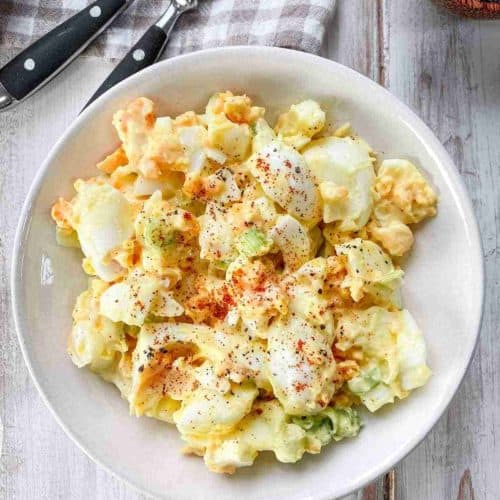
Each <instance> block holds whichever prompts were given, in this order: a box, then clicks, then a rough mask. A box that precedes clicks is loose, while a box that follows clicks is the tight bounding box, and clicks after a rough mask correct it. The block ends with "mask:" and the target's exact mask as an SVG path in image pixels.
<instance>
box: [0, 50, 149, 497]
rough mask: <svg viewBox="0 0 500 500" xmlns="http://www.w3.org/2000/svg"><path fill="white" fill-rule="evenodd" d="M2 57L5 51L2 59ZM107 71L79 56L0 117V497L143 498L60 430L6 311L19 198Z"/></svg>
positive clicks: (107, 66)
mask: <svg viewBox="0 0 500 500" xmlns="http://www.w3.org/2000/svg"><path fill="white" fill-rule="evenodd" d="M7 57H8V54H2V57H1V58H0V59H1V60H0V64H2V63H3V62H5V61H6V60H7ZM110 69H111V64H110V63H105V62H104V61H101V60H97V59H89V58H82V59H80V60H79V61H78V62H76V63H75V64H74V65H73V66H72V67H71V68H70V69H68V70H67V71H66V72H65V73H64V74H62V75H61V76H60V77H59V78H58V79H57V81H56V82H53V83H52V84H50V85H49V86H47V87H46V88H45V89H44V90H43V91H42V92H40V94H38V95H36V96H35V97H33V98H32V99H31V100H29V101H27V102H26V103H24V104H23V105H22V106H19V107H18V108H16V109H15V110H13V111H11V112H8V113H4V114H1V115H0V165H1V168H0V196H1V199H2V208H1V210H0V227H1V228H2V230H1V232H0V318H2V321H0V339H1V342H0V418H1V420H2V421H3V425H4V435H3V450H2V455H1V459H0V498H2V499H20V500H21V499H22V500H24V499H37V500H38V499H42V500H53V499H69V498H71V499H88V498H92V499H96V500H99V499H102V500H104V499H106V500H108V499H120V500H133V499H139V498H142V497H141V496H139V495H137V494H136V493H135V492H134V491H133V490H132V489H130V488H128V487H127V486H126V485H124V484H123V483H122V482H121V481H119V480H117V479H115V478H114V477H112V476H111V475H109V474H108V473H107V472H105V471H104V470H102V469H101V468H100V467H97V466H96V465H95V464H94V463H93V462H92V461H91V460H90V459H88V458H87V457H86V455H85V454H84V453H82V451H81V450H80V449H79V448H78V447H77V446H75V444H74V443H73V442H72V441H71V440H70V439H69V438H68V437H67V436H66V435H65V434H64V432H63V431H62V429H61V428H60V427H59V425H58V424H57V422H56V421H55V420H54V418H53V416H52V414H51V413H50V412H49V410H48V409H47V408H46V406H45V404H44V403H43V401H42V400H41V398H40V396H39V395H38V393H37V390H36V389H35V387H34V385H33V383H32V382H31V379H30V378H29V375H28V372H27V369H26V367H25V365H24V361H23V360H22V356H21V352H20V350H19V348H18V344H17V338H16V335H15V331H14V325H13V324H12V320H11V314H10V297H9V270H8V267H9V265H10V258H11V250H12V245H13V238H14V231H15V227H16V225H17V220H18V216H19V212H20V210H21V206H22V203H23V200H24V197H25V195H26V193H27V191H28V188H29V186H30V184H31V181H32V179H33V177H34V175H35V172H36V171H37V169H38V167H39V166H40V164H41V162H42V161H43V159H44V158H45V156H46V154H47V153H48V150H49V149H50V148H51V147H52V145H53V144H54V143H55V141H56V140H57V139H58V138H59V137H60V135H61V134H62V133H63V131H64V130H65V128H66V127H67V126H68V125H69V124H70V123H71V122H72V121H73V119H74V117H75V116H76V115H77V114H78V111H79V110H80V109H81V106H82V105H83V104H84V103H85V102H86V99H88V97H89V96H90V95H91V92H92V89H95V88H96V87H97V84H98V83H99V82H100V81H102V79H103V78H104V76H105V75H106V74H107V73H108V72H109V70H110ZM7 320H8V321H7Z"/></svg>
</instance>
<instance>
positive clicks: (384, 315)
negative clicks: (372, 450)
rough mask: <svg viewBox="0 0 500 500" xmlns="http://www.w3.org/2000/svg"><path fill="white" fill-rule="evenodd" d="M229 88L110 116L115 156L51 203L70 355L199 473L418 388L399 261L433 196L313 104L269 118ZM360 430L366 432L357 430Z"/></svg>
mask: <svg viewBox="0 0 500 500" xmlns="http://www.w3.org/2000/svg"><path fill="white" fill-rule="evenodd" d="M264 113H265V110H264V108H262V107H259V106H255V105H254V104H253V103H252V101H251V99H250V98H249V97H247V96H246V95H233V94H232V93H231V92H221V93H217V94H215V95H213V96H212V97H211V98H210V100H209V101H208V104H207V106H206V109H205V110H204V112H203V113H202V114H197V113H195V112H193V111H188V112H186V113H184V114H181V115H180V116H177V117H176V118H171V117H168V116H158V115H157V114H156V112H155V106H154V104H153V102H152V101H151V100H149V99H146V98H139V99H136V100H135V101H133V102H131V103H130V104H129V105H128V106H127V107H126V108H125V109H123V110H120V111H118V112H117V113H116V114H115V115H114V118H113V125H114V127H115V129H116V132H117V134H118V137H119V139H120V144H121V145H120V146H119V147H118V148H117V149H116V151H114V152H112V153H111V154H110V155H109V156H107V157H106V158H104V159H103V160H102V161H101V162H100V163H98V165H97V168H98V170H99V173H98V174H97V175H95V176H94V177H91V178H89V179H86V180H84V179H79V180H77V181H76V182H75V185H74V187H75V191H76V194H75V195H74V197H73V199H71V200H70V201H68V200H65V199H63V198H61V199H59V200H58V201H57V202H56V203H55V204H54V206H53V208H52V217H53V219H54V221H55V223H56V232H57V239H58V241H59V243H60V244H62V245H64V246H68V247H77V248H79V249H81V252H82V254H83V260H82V268H83V271H84V272H85V273H86V274H87V275H88V277H89V278H88V289H87V290H85V291H83V292H82V293H81V294H80V296H79V297H78V298H77V300H76V304H75V307H74V310H73V328H72V331H71V334H70V336H69V341H68V351H69V354H70V356H71V359H72V360H73V362H74V363H75V364H76V365H77V366H78V367H88V368H89V369H90V370H92V371H93V372H95V373H96V374H98V375H100V376H101V377H102V378H103V379H104V380H106V381H108V382H111V383H113V384H114V385H115V386H116V387H117V388H118V390H119V391H120V393H121V395H122V397H123V398H124V399H125V400H127V402H128V404H129V407H130V413H131V414H132V415H135V416H143V415H145V416H148V417H153V418H156V419H159V420H163V421H165V422H169V423H171V424H174V425H175V426H176V427H177V429H178V431H179V433H180V435H181V437H182V440H183V441H184V442H185V448H184V451H185V452H186V453H190V454H195V455H198V456H201V457H203V459H204V461H205V463H206V465H207V467H208V468H209V469H210V470H212V471H215V472H223V473H232V472H234V471H235V470H236V468H238V467H243V466H249V465H252V464H253V462H254V460H255V459H256V457H257V455H258V454H259V452H261V451H266V450H267V451H272V452H274V454H275V456H276V458H277V459H278V460H279V461H281V462H287V463H288V462H297V461H298V460H300V459H301V458H302V457H303V455H304V454H305V453H319V452H320V451H321V449H322V447H323V446H326V445H327V444H329V443H330V442H332V441H339V440H341V439H344V438H351V437H354V436H356V435H357V434H358V433H359V432H360V428H361V425H362V424H361V419H360V416H359V414H358V411H359V409H360V408H362V407H365V408H367V409H368V410H369V411H370V412H376V411H377V410H378V409H379V408H381V407H383V406H385V405H387V404H389V403H393V402H395V400H396V399H402V398H406V397H407V396H408V395H409V394H410V392H411V391H412V390H414V389H416V388H418V387H421V386H422V385H424V384H425V383H426V382H427V380H428V378H429V376H430V373H431V372H430V369H429V368H428V366H427V364H426V347H425V342H424V338H423V336H422V333H421V331H420V330H419V328H418V326H417V324H416V323H415V320H414V319H413V317H412V316H411V314H410V312H409V311H407V310H406V309H404V308H403V305H402V301H401V292H400V291H401V285H402V282H403V276H404V272H403V270H402V269H401V267H400V263H401V259H400V258H401V257H402V256H403V255H405V254H407V253H408V252H409V250H410V249H411V247H412V245H413V240H414V236H413V230H412V225H413V224H417V223H419V222H421V221H423V220H424V219H426V218H428V217H432V216H434V215H435V214H436V205H437V197H436V194H435V192H434V190H433V189H432V187H431V186H430V185H429V183H428V182H427V180H426V179H425V177H424V175H423V174H422V172H421V171H420V170H419V169H418V168H417V167H416V166H415V165H413V164H412V163H411V162H410V161H408V160H405V159H385V160H383V161H381V160H379V159H377V156H376V155H375V153H374V151H373V150H372V149H371V147H370V146H369V145H368V144H367V143H366V142H365V141H364V140H363V139H362V138H361V137H359V136H357V135H356V134H355V133H354V132H353V130H351V127H350V126H349V124H344V125H341V126H340V127H334V126H333V125H332V124H331V123H329V122H328V121H327V118H326V114H325V111H324V110H323V109H322V108H321V106H320V105H319V104H318V103H317V102H315V101H313V100H305V101H303V102H299V103H297V104H294V105H292V106H291V107H290V109H288V110H287V111H285V112H284V113H283V114H282V115H281V116H279V118H278V119H277V121H276V124H275V125H274V127H272V126H271V125H270V124H269V123H268V121H266V119H265V118H264ZM366 432H369V430H367V431H366Z"/></svg>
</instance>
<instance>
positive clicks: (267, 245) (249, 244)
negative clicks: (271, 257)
mask: <svg viewBox="0 0 500 500" xmlns="http://www.w3.org/2000/svg"><path fill="white" fill-rule="evenodd" d="M272 246H273V240H272V239H271V238H269V237H268V236H267V235H266V234H265V233H264V232H263V231H261V230H260V229H257V228H255V227H253V228H251V229H249V230H248V231H245V232H244V233H242V234H240V236H239V237H238V240H237V241H236V249H237V250H238V252H239V253H240V254H241V255H244V256H245V257H260V256H262V255H265V254H266V253H269V251H270V250H271V248H272Z"/></svg>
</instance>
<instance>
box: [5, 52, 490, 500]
mask: <svg viewBox="0 0 500 500" xmlns="http://www.w3.org/2000/svg"><path fill="white" fill-rule="evenodd" d="M214 53H217V54H218V55H219V56H220V57H224V56H226V55H234V54H238V55H240V57H245V54H255V53H259V54H260V55H262V57H266V54H269V56H276V55H278V54H279V55H280V56H281V57H291V58H293V59H294V60H295V61H299V60H304V62H308V61H309V62H310V61H311V60H312V59H314V60H315V63H316V64H325V65H333V66H336V67H337V68H338V69H339V70H340V69H341V70H342V71H343V72H346V73H348V74H349V76H350V77H351V78H352V79H355V80H363V82H364V84H365V85H366V86H367V88H370V87H371V88H372V89H374V90H376V91H377V92H379V93H380V92H383V93H385V94H386V95H387V97H388V98H390V100H391V101H392V104H393V106H394V108H395V110H397V111H398V112H399V113H401V114H402V115H405V116H407V117H410V118H411V120H412V125H413V129H414V132H415V133H416V134H417V135H419V136H421V137H424V138H425V141H426V143H427V144H428V145H429V148H430V150H431V154H432V155H433V156H435V157H436V158H438V160H436V161H437V163H438V164H439V163H441V164H445V165H447V166H448V167H449V168H446V169H444V171H443V172H442V174H443V176H444V177H445V178H446V181H447V182H448V183H449V184H451V185H453V187H454V189H455V190H456V191H457V204H459V205H460V207H461V210H462V212H463V218H464V219H465V220H467V221H468V230H469V231H470V240H471V242H473V245H474V248H473V249H472V251H473V253H474V254H475V255H476V258H477V260H476V261H477V262H481V265H480V268H479V269H478V273H479V282H480V283H481V285H482V286H481V289H480V297H479V300H478V301H477V306H476V308H475V311H474V316H475V317H474V321H473V323H474V324H475V325H476V328H475V332H474V334H473V335H471V337H470V340H469V345H467V346H465V350H466V351H467V352H469V358H468V361H467V363H465V364H464V365H463V369H462V371H461V374H460V376H459V377H457V378H456V381H455V386H454V388H453V390H452V391H450V392H449V393H448V394H447V396H446V397H444V398H443V399H442V400H440V401H439V402H438V404H437V405H436V407H435V408H434V419H433V420H432V422H430V423H429V425H427V426H426V427H425V428H422V429H420V432H419V433H417V434H415V435H414V436H413V438H412V440H411V441H410V442H409V443H408V444H407V445H406V447H404V448H402V449H401V450H399V453H398V454H397V455H395V456H392V457H391V461H390V463H389V462H383V463H381V464H379V466H378V468H374V469H373V470H372V471H371V474H369V475H368V476H363V478H360V479H359V480H358V481H357V482H355V483H354V484H353V483H351V484H349V485H348V486H345V487H344V488H337V490H336V492H335V494H338V496H340V497H341V496H344V495H347V494H349V493H351V492H353V491H356V490H358V489H360V488H362V487H363V486H365V485H366V484H368V483H370V482H372V481H373V480H374V479H376V478H377V477H378V476H380V475H382V474H383V473H385V472H386V471H387V470H389V469H390V468H391V467H393V466H394V465H395V464H396V463H397V462H399V461H400V460H401V459H403V458H404V457H405V456H406V455H407V454H408V453H409V452H410V451H412V450H413V449H414V448H415V447H416V446H417V445H418V444H419V443H420V442H421V441H422V440H423V439H424V437H425V436H426V435H427V434H428V433H429V431H430V430H431V429H432V427H433V426H434V425H435V423H436V422H437V421H438V420H439V418H440V417H441V416H442V415H443V413H444V412H445V411H446V409H447V407H448V406H449V404H450V402H451V400H452V398H453V396H454V394H455V393H456V391H457V390H458V388H459V386H460V384H461V382H462V381H463V378H464V376H465V374H466V371H467V368H468V366H469V365H470V362H471V360H472V357H473V353H474V350H475V348H476V346H477V341H478V337H479V332H480V328H481V321H482V313H483V305H484V286H485V283H484V260H483V252H482V243H481V238H480V233H479V229H478V224H477V220H476V217H475V214H474V211H473V208H472V204H471V202H470V199H469V196H468V194H467V191H466V188H465V185H464V183H463V180H462V178H461V177H460V174H459V172H458V171H457V169H456V167H455V166H454V165H453V162H452V160H451V158H450V157H449V155H448V153H447V152H446V150H445V149H444V147H443V146H442V145H441V143H440V142H439V141H438V140H437V138H436V137H435V136H434V134H433V133H432V131H431V130H430V129H429V128H428V127H427V125H425V124H424V123H423V121H422V120H421V119H420V118H418V117H417V116H416V115H415V114H414V113H413V112H412V111H411V110H410V109H409V108H408V107H407V106H406V105H404V104H403V103H401V102H400V101H399V100H398V99H397V98H395V97H394V96H393V95H392V94H391V93H390V92H389V91H387V90H385V89H384V88H383V87H381V86H380V85H378V84H377V83H376V82H374V81H372V80H370V79H369V78H367V77H365V76H363V75H361V74H359V73H357V72H356V71H354V70H352V69H350V68H347V67H345V66H343V65H341V64H339V63H336V62H334V61H330V60H328V59H324V58H321V57H319V56H314V55H311V54H307V53H302V52H297V51H294V50H290V49H282V48H276V47H261V46H233V47H223V48H215V49H207V50H203V51H198V52H193V53H190V54H186V55H181V56H177V57H175V58H172V59H167V60H164V61H161V62H159V63H157V65H154V66H151V67H149V68H146V69H145V70H143V71H141V72H140V73H137V74H135V75H133V76H132V77H130V78H128V79H127V80H125V81H123V82H121V83H120V84H118V85H117V86H115V87H113V88H112V89H111V90H110V91H108V92H107V93H105V94H104V95H103V96H101V97H100V98H99V99H98V100H97V101H95V102H94V103H93V104H92V105H91V106H89V107H88V108H87V109H86V110H85V111H84V112H83V113H82V114H81V115H80V116H79V117H78V118H77V119H76V120H75V121H74V122H73V124H72V125H71V126H70V127H69V129H68V130H67V131H66V132H65V133H64V134H63V136H62V137H61V138H60V139H59V141H58V142H57V143H56V144H55V146H54V147H53V148H52V150H51V152H50V153H49V155H48V157H47V159H46V160H45V161H44V163H43V165H42V167H41V168H40V170H39V171H38V172H37V174H36V176H35V179H34V181H33V183H32V185H31V188H30V190H29V193H28V195H27V198H26V200H25V202H24V205H23V209H22V213H21V216H20V220H19V223H18V227H17V231H16V236H15V241H14V249H13V257H12V266H11V299H12V307H13V316H14V323H15V327H16V331H17V335H18V339H19V344H20V347H21V351H22V353H23V357H24V360H25V363H26V365H27V367H28V371H29V373H30V375H31V378H32V380H33V383H34V384H35V386H36V388H37V389H38V391H39V393H40V395H41V397H42V399H43V401H44V402H45V404H46V405H47V407H48V408H49V410H50V411H51V412H52V414H53V415H54V417H55V419H56V421H57V422H58V423H59V425H60V426H61V427H62V428H63V430H64V431H65V432H66V434H67V435H68V436H69V437H70V438H71V439H72V440H73V441H74V442H75V443H76V444H77V445H78V446H79V447H80V449H82V451H83V452H84V453H85V454H87V455H88V456H89V457H90V458H91V459H92V460H93V461H95V462H96V463H98V464H99V465H100V466H101V467H103V468H104V469H106V470H107V471H108V472H110V473H111V474H113V475H114V476H115V477H118V478H120V479H121V480H123V481H125V482H126V483H127V484H129V485H130V486H132V487H134V488H135V489H136V490H138V491H140V492H141V493H143V494H146V495H148V496H149V495H151V493H150V492H148V491H145V490H144V489H143V488H142V487H141V486H140V485H138V484H136V483H134V482H133V481H132V480H130V479H129V478H125V477H122V476H121V475H120V474H119V472H117V471H115V470H114V469H113V464H112V463H103V461H101V460H100V459H98V458H97V457H95V456H94V455H93V453H92V451H91V450H89V449H87V448H86V446H85V445H84V444H83V443H81V442H80V441H79V440H78V438H77V437H76V433H75V432H74V431H73V430H72V429H71V428H69V427H68V426H67V425H66V423H65V422H63V421H62V420H61V418H60V417H59V415H58V413H57V411H56V409H55V408H54V407H53V406H52V404H51V402H50V401H49V399H48V398H47V396H46V391H45V389H44V387H42V386H41V385H40V383H39V381H38V379H39V377H38V374H37V372H36V370H35V369H34V367H33V365H32V362H31V360H30V357H29V353H28V349H27V346H26V343H25V339H24V332H23V330H22V320H21V319H22V315H23V308H24V305H23V303H22V300H21V299H22V295H21V283H22V258H23V246H24V235H25V228H26V226H27V224H28V222H29V220H30V217H31V212H32V208H33V202H34V200H35V199H36V197H37V195H38V193H39V191H40V189H41V186H42V185H43V182H44V179H45V177H46V174H47V172H48V170H49V169H50V165H51V163H52V161H53V158H54V157H55V156H56V155H57V153H58V152H59V151H60V150H61V149H62V148H63V147H64V144H65V142H66V141H67V139H68V138H69V137H71V136H72V135H73V134H74V133H75V132H76V131H77V130H78V129H79V128H80V127H81V126H82V125H84V124H85V123H86V122H88V121H89V120H90V119H91V118H92V116H93V115H94V114H95V113H96V112H97V111H98V110H99V109H100V108H101V107H102V106H103V104H104V103H105V102H107V101H108V100H110V99H112V98H113V97H114V96H116V95H119V94H120V92H121V90H122V89H123V88H124V87H125V86H129V85H130V84H131V83H133V82H134V81H136V80H139V79H142V78H144V77H146V76H148V75H149V76H153V75H154V73H155V71H156V70H157V68H158V67H159V66H165V67H168V66H170V65H174V64H176V63H177V62H178V61H179V60H185V61H189V60H192V61H193V63H196V60H198V58H200V57H205V56H210V55H212V54H214ZM331 498H332V492H329V491H325V490H323V491H321V492H318V496H317V499H318V500H330V499H331Z"/></svg>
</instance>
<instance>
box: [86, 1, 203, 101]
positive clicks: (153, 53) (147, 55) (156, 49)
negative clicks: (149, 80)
mask: <svg viewBox="0 0 500 500" xmlns="http://www.w3.org/2000/svg"><path fill="white" fill-rule="evenodd" d="M196 7H198V0H172V1H171V2H170V4H169V5H168V7H167V9H166V10H165V12H164V13H163V14H162V15H161V17H160V18H159V19H158V21H157V22H156V23H155V24H154V25H153V26H151V27H150V28H149V29H148V30H147V31H146V33H144V35H143V36H142V37H141V39H140V40H139V41H138V42H137V43H136V44H135V45H134V46H133V47H132V48H131V49H130V50H129V52H128V53H127V55H126V56H125V57H124V58H123V59H122V61H121V62H120V63H119V64H118V66H116V68H115V69H114V70H113V71H112V72H111V74H110V75H109V76H108V78H106V80H105V81H104V82H103V83H102V85H101V86H100V87H99V88H98V89H97V90H96V92H95V93H94V95H93V96H92V97H91V98H90V100H89V101H88V102H87V104H86V105H85V107H84V108H83V109H85V108H86V107H87V106H88V105H89V104H91V103H92V102H93V101H95V100H96V99H97V98H98V97H100V96H101V95H102V94H104V92H106V91H107V90H108V89H110V88H111V87H113V86H114V85H116V84H117V83H119V82H121V81H122V80H124V79H125V78H127V77H129V76H131V75H133V74H134V73H137V72H138V71H140V70H141V69H144V68H146V67H148V66H150V65H151V64H154V63H155V62H156V61H158V59H159V58H160V56H161V54H162V53H163V51H164V50H165V46H166V45H167V42H168V39H169V37H170V33H171V32H172V29H173V27H174V25H175V23H176V22H177V20H178V19H179V17H180V16H181V15H182V14H184V12H187V11H189V10H193V9H195V8H196ZM82 111H83V110H82Z"/></svg>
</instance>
